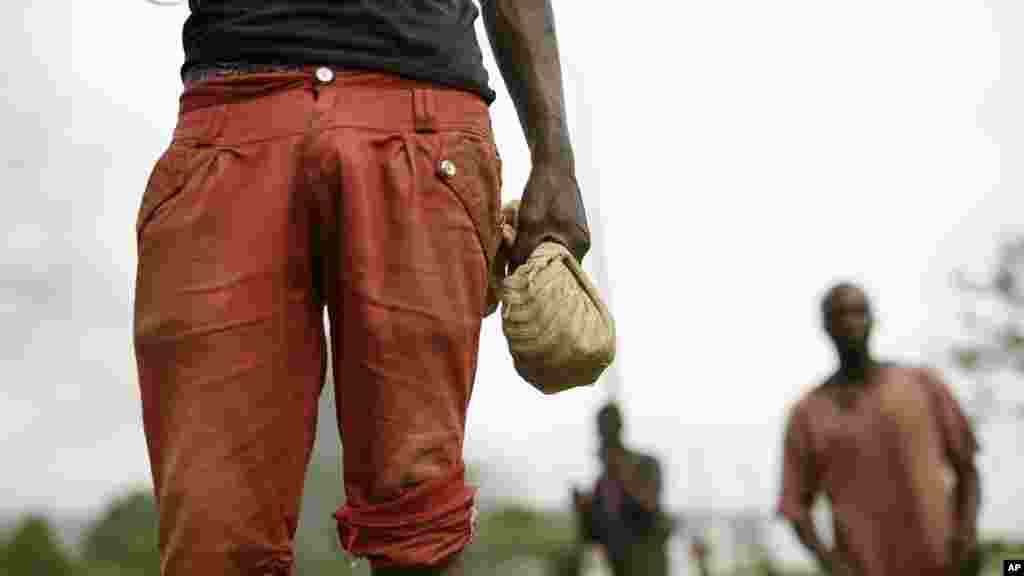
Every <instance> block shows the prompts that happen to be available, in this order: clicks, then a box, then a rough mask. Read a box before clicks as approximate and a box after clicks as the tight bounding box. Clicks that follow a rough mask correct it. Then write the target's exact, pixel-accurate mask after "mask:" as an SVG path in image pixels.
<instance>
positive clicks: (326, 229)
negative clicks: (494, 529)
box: [135, 0, 590, 576]
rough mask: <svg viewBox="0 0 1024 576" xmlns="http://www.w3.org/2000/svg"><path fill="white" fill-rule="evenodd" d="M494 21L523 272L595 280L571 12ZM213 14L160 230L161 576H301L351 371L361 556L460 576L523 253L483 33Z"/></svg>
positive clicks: (451, 6) (428, 6) (316, 0)
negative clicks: (304, 513)
mask: <svg viewBox="0 0 1024 576" xmlns="http://www.w3.org/2000/svg"><path fill="white" fill-rule="evenodd" d="M481 4H482V6H481V9H482V12H483V20H484V25H485V27H486V30H487V33H488V36H489V38H490V41H491V46H492V47H493V52H494V55H495V58H496V60H497V63H498V66H499V68H500V70H501V72H502V76H503V77H504V80H505V84H506V86H507V88H508V92H509V94H510V96H511V98H512V101H513V104H514V105H515V108H516V111H517V112H518V114H519V120H520V123H521V125H522V129H523V133H524V135H525V138H526V142H527V144H528V146H529V151H530V158H531V161H532V167H531V171H530V175H529V179H528V181H527V184H526V189H525V191H524V192H523V196H522V203H521V205H520V208H519V213H518V227H517V237H516V242H515V245H514V246H513V247H511V248H510V251H511V253H510V254H508V257H509V259H510V260H511V263H512V265H513V266H514V265H516V264H521V263H522V262H524V261H525V260H526V259H527V257H528V256H529V255H530V253H531V252H532V251H533V249H534V248H535V247H536V246H537V245H539V244H540V243H541V242H542V241H546V240H552V241H557V242H560V243H562V244H563V245H565V246H566V247H567V248H568V249H569V250H570V251H571V252H572V254H573V255H574V256H575V257H576V258H577V259H582V258H583V256H584V254H585V253H586V252H587V249H588V247H589V242H590V240H589V232H588V228H587V222H586V215H585V213H584V209H583V203H582V200H581V197H580V193H579V188H578V186H577V183H576V175H575V166H574V157H573V151H572V147H571V145H570V141H569V131H568V128H567V125H566V114H565V107H564V103H563V95H562V78H561V67H560V62H559V53H558V45H557V40H556V37H555V23H554V15H553V11H552V8H551V4H550V0H484V1H483V2H482V3H481ZM189 7H190V9H191V14H190V16H189V18H188V20H187V21H186V22H185V27H184V33H183V38H184V48H185V63H184V66H183V69H182V74H183V78H184V83H185V90H184V94H183V95H182V97H181V106H180V112H179V117H178V123H177V126H176V128H175V131H174V137H173V140H172V142H171V144H170V146H169V147H168V149H167V150H166V152H165V153H164V154H163V156H161V158H160V159H159V160H158V162H157V164H156V166H155V167H154V169H153V171H152V173H151V177H150V180H149V182H148V185H147V188H146V190H145V193H144V195H143V198H142V202H141V207H140V209H139V215H138V223H137V229H136V233H137V241H138V271H137V281H136V290H135V352H136V358H137V361H138V371H139V379H140V385H141V396H142V411H143V423H144V428H145V433H146V440H147V444H148V450H149V457H150V464H151V467H152V473H153V481H154V485H155V489H156V497H157V501H158V505H159V510H160V552H161V564H162V567H161V571H162V573H163V574H165V575H167V576H186V575H187V576H212V575H216V576H228V575H237V576H241V575H252V576H255V575H257V574H259V575H260V576H264V575H272V576H284V575H286V574H290V573H291V571H292V563H293V562H292V541H293V538H294V536H295V531H296V526H297V523H298V517H299V503H300V498H301V494H302V488H303V479H304V476H305V471H306V466H307V463H308V461H309V457H310V452H311V449H312V446H313V440H314V433H315V430H316V422H315V420H316V415H317V401H318V397H319V395H320V391H321V386H322V384H323V381H324V371H325V368H326V358H327V354H332V355H333V356H332V358H333V363H332V364H333V367H334V372H335V373H334V382H335V387H336V390H335V392H336V398H337V411H338V413H337V416H338V424H339V427H340V433H341V438H342V441H343V443H344V448H345V450H344V475H345V496H346V503H345V505H344V507H342V508H341V509H340V510H338V511H337V512H336V514H335V517H336V519H337V524H338V531H339V534H340V536H341V544H342V546H343V547H344V548H345V549H346V550H347V551H348V552H349V553H351V554H352V555H354V556H356V557H361V558H367V559H369V561H370V563H371V565H372V566H373V570H374V573H375V574H378V575H380V574H409V575H415V574H441V573H445V574H455V573H460V572H461V570H462V568H461V565H460V561H459V558H460V553H461V551H462V550H463V548H464V547H465V546H466V545H467V543H468V542H469V540H470V537H471V534H472V518H473V512H474V507H473V503H474V492H473V490H472V489H471V488H470V487H469V486H467V485H466V482H465V478H464V463H463V456H462V447H463V443H464V432H465V424H466V411H467V408H468V405H469V400H470V396H471V392H472V388H473V383H474V379H475V371H476V364H477V352H478V347H479V338H480V328H481V321H482V319H483V317H484V316H486V315H487V314H488V313H489V312H490V311H493V309H494V305H495V294H494V290H493V289H492V287H491V286H490V285H489V278H490V271H491V267H492V265H493V264H494V262H495V258H496V256H497V252H498V247H499V244H500V238H499V229H498V226H499V209H500V203H501V161H500V159H499V157H498V153H497V149H496V146H495V139H494V135H493V133H492V131H491V121H490V116H489V109H488V106H489V104H490V103H491V102H492V101H493V100H494V98H495V94H494V92H493V91H492V90H491V88H490V86H489V80H488V74H487V71H486V70H485V68H484V65H483V56H482V52H481V50H480V46H479V45H478V42H477V38H476V31H475V21H476V19H477V17H478V16H479V14H480V10H478V8H477V7H476V5H475V4H474V3H473V1H472V0H448V1H445V2H357V1H342V0H304V1H301V2H299V1H292V2H271V1H266V0H265V1H259V0H189ZM325 306H326V308H327V310H328V312H329V316H330V321H331V327H330V330H331V338H330V349H328V346H327V345H326V342H327V341H326V338H325V334H324V333H323V332H324V331H323V310H324V307H325ZM325 513H326V511H325Z"/></svg>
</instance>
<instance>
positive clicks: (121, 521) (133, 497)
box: [82, 490, 160, 576]
mask: <svg viewBox="0 0 1024 576" xmlns="http://www.w3.org/2000/svg"><path fill="white" fill-rule="evenodd" d="M157 520H158V516H157V509H156V502H155V501H154V499H153V496H152V494H151V493H150V492H149V491H141V490H140V491H134V492H131V493H129V494H127V495H125V496H122V497H120V498H117V499H115V500H114V501H113V502H111V503H110V504H109V505H108V506H107V508H106V510H104V511H103V513H102V514H101V515H100V517H99V518H98V519H97V520H96V522H94V523H93V524H92V525H91V526H90V527H89V528H88V529H87V530H86V533H85V536H84V539H83V542H82V556H83V558H82V560H83V561H84V565H85V568H86V569H87V570H88V573H89V574H95V575H100V574H120V575H123V576H159V575H160V557H159V555H158V553H157V544H158V533H157Z"/></svg>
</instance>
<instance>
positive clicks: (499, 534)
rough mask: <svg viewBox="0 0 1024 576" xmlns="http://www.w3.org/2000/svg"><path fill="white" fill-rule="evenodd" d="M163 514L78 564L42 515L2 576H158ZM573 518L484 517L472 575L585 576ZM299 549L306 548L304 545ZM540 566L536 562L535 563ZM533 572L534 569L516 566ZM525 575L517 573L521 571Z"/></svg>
mask: <svg viewBox="0 0 1024 576" xmlns="http://www.w3.org/2000/svg"><path fill="white" fill-rule="evenodd" d="M156 518H157V516H156V508H155V506H154V503H153V499H152V496H151V495H150V494H149V493H148V492H133V493H130V494H127V495H125V496H123V497H120V498H117V499H115V500H114V501H113V502H111V503H110V504H109V505H108V506H107V508H106V509H105V510H104V511H103V512H102V513H101V514H100V515H99V517H98V518H97V519H96V520H95V521H94V522H93V524H92V525H91V526H89V527H88V528H87V530H86V532H85V533H84V535H83V541H82V543H81V546H80V548H81V550H82V553H81V557H80V558H73V557H72V556H71V555H70V554H69V553H68V552H67V549H66V548H65V546H64V544H63V543H61V542H60V540H59V538H58V537H57V535H56V531H55V530H54V525H53V524H51V521H49V520H47V519H46V518H44V517H41V516H38V515H27V516H25V517H24V518H22V519H21V520H20V521H19V522H18V523H17V525H16V526H15V527H14V529H13V530H12V531H11V532H10V533H9V535H8V537H7V538H6V539H4V540H0V576H36V575H46V576H51V575H52V576H149V575H154V576H155V575H157V574H158V573H159V570H158V568H157V564H158V553H157V544H156ZM578 544H579V543H578V539H577V532H576V528H575V526H574V521H573V519H572V515H571V514H569V513H562V512H547V511H539V510H533V509H530V508H527V507H525V506H505V507H501V508H497V509H495V510H491V511H487V512H484V513H482V514H481V516H480V518H479V520H478V527H477V533H476V537H475V538H474V541H473V543H472V544H471V545H470V546H469V548H467V549H466V553H465V561H466V565H467V568H468V573H470V574H504V573H506V572H503V571H502V570H503V569H500V567H503V566H504V567H509V568H508V569H505V570H510V571H509V572H508V573H516V574H522V575H526V574H543V575H544V576H556V575H557V576H579V574H578V571H577V570H578V567H579V562H578V560H579V558H578V552H579V550H580V548H579V545H578ZM296 545H297V547H301V546H303V544H302V542H301V541H300V542H298V543H297V544H296ZM981 548H982V554H983V557H984V558H985V565H986V568H985V570H984V571H983V574H986V575H987V574H998V571H997V569H998V568H999V566H1000V563H1001V561H1002V560H1003V559H1005V558H1020V557H1024V543H1009V542H1003V541H988V542H984V543H982V545H981ZM531 559H532V560H533V563H532V564H531V563H530V562H528V560H531ZM527 566H533V568H532V571H527V570H523V569H518V568H517V567H527ZM517 569H518V570H519V572H516V570H517ZM368 572H369V571H368V570H367V568H366V566H365V563H363V564H361V565H360V566H359V568H357V569H354V570H353V569H352V568H351V566H350V564H349V562H348V561H347V560H346V559H345V558H344V557H341V556H340V555H339V556H334V557H332V558H325V559H322V560H318V561H313V562H310V563H308V564H307V565H306V566H305V567H304V568H302V569H301V570H299V571H297V573H299V574H303V575H304V576H320V575H323V576H327V575H328V574H329V575H331V576H337V575H339V574H354V573H358V574H367V573H368ZM814 574H816V573H815V572H813V571H794V570H790V569H783V568H781V567H779V566H778V564H777V563H776V562H775V561H774V559H773V558H772V557H771V555H770V553H769V552H768V551H767V550H764V551H763V552H762V554H761V556H760V559H759V560H758V561H757V562H756V563H755V564H754V565H753V566H750V567H748V568H745V569H743V570H737V571H734V572H732V573H731V574H730V575H728V576H740V575H749V576H813V575H814Z"/></svg>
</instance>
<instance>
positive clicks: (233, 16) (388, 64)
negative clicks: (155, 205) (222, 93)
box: [182, 0, 495, 104]
mask: <svg viewBox="0 0 1024 576" xmlns="http://www.w3.org/2000/svg"><path fill="white" fill-rule="evenodd" d="M189 8H190V9H191V14H190V15H189V17H188V20H186V21H185V27H184V31H183V34H182V36H183V41H184V48H185V64H184V66H183V67H182V74H184V73H185V72H186V71H187V70H188V69H190V68H192V67H194V66H197V65H212V64H231V63H246V64H271V65H273V64H284V65H311V66H317V65H325V66H332V67H336V68H340V69H345V68H348V69H352V70H370V71H379V72H389V73H393V74H396V75H399V76H404V77H407V78H411V79H414V80H424V81H428V82H434V83H436V84H440V85H444V86H450V87H454V88H460V89H464V90H469V91H472V92H475V93H477V94H479V95H480V96H481V97H482V98H483V99H484V100H485V101H486V102H487V103H488V104H490V103H491V102H493V101H494V97H495V94H494V91H493V90H491V88H490V87H489V85H488V76H487V70H486V69H485V68H484V65H483V55H482V53H481V51H480V46H479V44H478V42H477V37H476V30H475V28H474V23H475V21H476V19H477V17H478V16H479V14H480V13H479V10H478V9H477V7H476V5H475V4H474V3H473V0H189Z"/></svg>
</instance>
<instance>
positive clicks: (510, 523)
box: [465, 505, 577, 574]
mask: <svg viewBox="0 0 1024 576" xmlns="http://www.w3.org/2000/svg"><path fill="white" fill-rule="evenodd" d="M576 541H577V538H576V526H575V524H574V521H573V519H572V516H571V515H570V514H568V513H559V512H541V511H537V510H532V509H530V508H527V507H525V506H517V505H512V506H505V507H502V508H498V509H495V510H493V511H488V512H484V513H482V514H481V515H480V517H479V518H478V519H477V532H476V535H475V536H474V538H473V543H472V544H470V546H469V547H468V548H467V549H466V552H465V563H466V566H467V568H468V569H469V570H468V571H469V573H471V574H476V573H487V572H486V571H487V570H490V569H493V568H494V567H495V566H498V565H501V564H504V563H506V562H509V561H511V560H514V559H517V558H524V557H530V558H537V559H540V560H543V561H544V562H546V563H548V564H549V565H552V566H553V565H556V564H559V563H565V562H569V561H571V558H570V556H571V554H572V550H573V549H574V547H575V545H576Z"/></svg>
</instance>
